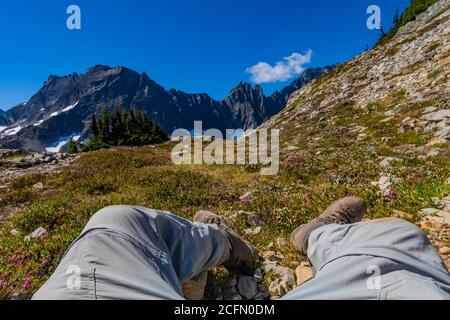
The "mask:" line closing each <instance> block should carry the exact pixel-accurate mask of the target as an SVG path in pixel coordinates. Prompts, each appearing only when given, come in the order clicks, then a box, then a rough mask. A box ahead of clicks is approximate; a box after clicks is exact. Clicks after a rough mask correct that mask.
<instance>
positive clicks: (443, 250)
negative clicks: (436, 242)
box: [439, 247, 450, 256]
mask: <svg viewBox="0 0 450 320" xmlns="http://www.w3.org/2000/svg"><path fill="white" fill-rule="evenodd" d="M439 253H440V254H442V255H444V256H446V255H449V254H450V248H449V247H442V248H440V249H439Z"/></svg>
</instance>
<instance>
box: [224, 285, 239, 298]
mask: <svg viewBox="0 0 450 320" xmlns="http://www.w3.org/2000/svg"><path fill="white" fill-rule="evenodd" d="M237 294H239V292H238V291H237V289H236V287H230V288H227V289H225V290H224V291H223V297H224V299H225V300H231V299H232V298H233V297H234V296H235V295H237Z"/></svg>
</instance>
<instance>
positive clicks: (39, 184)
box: [33, 182, 44, 190]
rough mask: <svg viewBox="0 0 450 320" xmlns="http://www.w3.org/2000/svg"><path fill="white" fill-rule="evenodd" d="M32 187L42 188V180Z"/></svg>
mask: <svg viewBox="0 0 450 320" xmlns="http://www.w3.org/2000/svg"><path fill="white" fill-rule="evenodd" d="M33 189H36V190H42V189H44V184H43V183H42V182H38V183H36V184H34V185H33Z"/></svg>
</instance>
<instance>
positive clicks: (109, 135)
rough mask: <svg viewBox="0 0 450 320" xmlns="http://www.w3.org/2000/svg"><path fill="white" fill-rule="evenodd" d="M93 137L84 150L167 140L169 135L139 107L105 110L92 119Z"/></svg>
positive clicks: (139, 144)
mask: <svg viewBox="0 0 450 320" xmlns="http://www.w3.org/2000/svg"><path fill="white" fill-rule="evenodd" d="M90 129H91V132H92V138H91V140H90V142H89V143H87V144H86V145H84V146H83V151H92V150H98V149H102V148H108V147H110V146H142V145H148V144H156V143H162V142H164V141H167V135H166V134H165V133H164V132H163V131H162V130H161V128H160V127H159V126H158V125H157V124H156V123H154V122H153V121H152V120H151V119H150V118H149V117H148V116H147V115H145V114H144V113H142V112H141V111H139V110H138V109H132V110H125V109H122V108H118V109H116V110H115V111H114V112H113V113H111V114H110V113H108V112H107V111H106V110H103V111H102V113H101V115H100V117H98V118H97V117H96V116H95V115H94V116H92V118H91V121H90Z"/></svg>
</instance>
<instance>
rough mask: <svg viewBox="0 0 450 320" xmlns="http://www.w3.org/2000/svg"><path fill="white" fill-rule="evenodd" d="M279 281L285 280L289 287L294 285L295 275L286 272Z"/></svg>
mask: <svg viewBox="0 0 450 320" xmlns="http://www.w3.org/2000/svg"><path fill="white" fill-rule="evenodd" d="M281 281H285V282H286V283H287V284H288V286H290V287H293V286H295V276H294V274H292V273H288V274H286V275H285V276H284V277H283V278H282V279H281Z"/></svg>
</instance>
